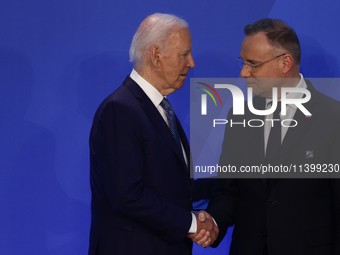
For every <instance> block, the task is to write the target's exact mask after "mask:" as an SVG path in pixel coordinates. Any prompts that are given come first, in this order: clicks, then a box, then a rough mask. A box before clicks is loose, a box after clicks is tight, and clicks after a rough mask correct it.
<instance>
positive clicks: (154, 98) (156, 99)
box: [130, 69, 164, 107]
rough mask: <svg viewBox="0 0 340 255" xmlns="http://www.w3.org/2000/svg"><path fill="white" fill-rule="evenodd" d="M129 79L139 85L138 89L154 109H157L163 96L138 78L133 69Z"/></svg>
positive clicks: (140, 77)
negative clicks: (139, 88)
mask: <svg viewBox="0 0 340 255" xmlns="http://www.w3.org/2000/svg"><path fill="white" fill-rule="evenodd" d="M130 77H131V79H132V80H134V81H135V82H136V83H137V84H138V85H139V87H141V89H142V90H143V91H144V93H145V94H146V95H147V96H148V98H149V99H150V100H151V102H152V103H153V104H154V105H155V107H158V105H159V104H160V103H161V102H162V100H163V98H164V97H163V95H162V94H161V93H160V92H159V91H158V90H157V89H156V88H155V87H154V86H152V85H151V84H150V83H149V82H147V81H146V80H145V79H144V78H143V77H142V76H140V75H139V74H138V73H137V72H136V70H135V69H132V72H131V74H130Z"/></svg>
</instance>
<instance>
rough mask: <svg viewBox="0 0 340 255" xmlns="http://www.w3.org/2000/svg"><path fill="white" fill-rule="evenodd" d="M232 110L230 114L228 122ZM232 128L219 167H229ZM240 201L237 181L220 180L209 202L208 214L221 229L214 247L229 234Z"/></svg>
mask: <svg viewBox="0 0 340 255" xmlns="http://www.w3.org/2000/svg"><path fill="white" fill-rule="evenodd" d="M231 113H232V109H230V111H229V114H228V120H229V119H230V115H231ZM231 132H232V129H231V128H230V126H228V125H226V129H225V134H224V140H223V145H222V153H221V156H220V161H219V165H220V166H223V165H228V164H229V163H228V162H229V160H230V157H231V153H232V151H231V150H232V146H231V145H232V143H233V141H232V139H233V138H234V137H235V136H234V135H233V134H232V133H231ZM238 200H239V187H238V182H237V180H236V179H226V178H222V177H221V178H219V179H218V180H217V188H216V189H215V192H214V196H213V198H212V199H211V201H210V202H209V205H208V207H207V212H208V213H209V214H211V216H212V217H213V218H214V219H215V221H216V223H217V224H218V227H219V229H220V232H219V235H218V238H217V240H216V241H215V242H214V244H213V245H212V247H217V246H218V245H219V243H220V242H221V241H222V239H223V238H224V236H225V235H226V233H227V230H228V228H229V227H231V226H233V225H234V222H235V214H236V209H237V205H238Z"/></svg>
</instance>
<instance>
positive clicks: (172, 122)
mask: <svg viewBox="0 0 340 255" xmlns="http://www.w3.org/2000/svg"><path fill="white" fill-rule="evenodd" d="M160 105H161V106H162V107H163V109H164V110H165V112H166V117H167V118H168V121H169V128H170V131H171V134H172V136H173V137H174V138H175V141H176V143H177V144H178V147H179V150H180V152H181V154H182V156H183V151H182V144H181V139H180V137H179V133H178V130H177V121H176V116H175V113H174V110H173V109H172V107H171V104H170V102H169V100H168V99H166V98H165V97H164V98H163V100H162V102H161V103H160Z"/></svg>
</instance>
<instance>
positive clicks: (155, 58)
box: [150, 45, 161, 68]
mask: <svg viewBox="0 0 340 255" xmlns="http://www.w3.org/2000/svg"><path fill="white" fill-rule="evenodd" d="M150 53H151V54H150V58H151V64H152V65H153V66H154V67H156V68H157V67H158V66H159V60H160V53H161V51H160V49H159V47H158V46H157V45H154V46H152V47H151V49H150Z"/></svg>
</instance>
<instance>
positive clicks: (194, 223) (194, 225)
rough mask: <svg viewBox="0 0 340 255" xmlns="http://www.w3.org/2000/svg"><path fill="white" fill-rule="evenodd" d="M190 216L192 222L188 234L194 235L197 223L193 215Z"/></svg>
mask: <svg viewBox="0 0 340 255" xmlns="http://www.w3.org/2000/svg"><path fill="white" fill-rule="evenodd" d="M191 215H192V220H191V226H190V229H189V231H188V233H189V234H194V233H196V232H197V221H196V216H195V214H193V213H191Z"/></svg>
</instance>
